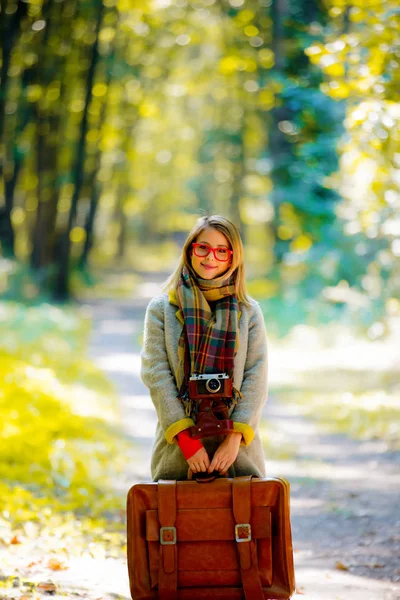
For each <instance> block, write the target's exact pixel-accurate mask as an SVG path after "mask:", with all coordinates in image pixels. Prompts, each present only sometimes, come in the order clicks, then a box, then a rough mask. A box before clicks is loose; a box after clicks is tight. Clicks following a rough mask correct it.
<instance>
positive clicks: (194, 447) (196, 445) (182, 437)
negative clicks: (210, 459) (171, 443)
mask: <svg viewBox="0 0 400 600" xmlns="http://www.w3.org/2000/svg"><path fill="white" fill-rule="evenodd" d="M176 438H177V440H178V446H179V448H180V449H181V450H182V453H183V456H184V457H185V460H188V459H189V458H191V457H192V456H193V454H196V452H198V451H199V450H200V448H203V444H202V443H201V441H200V440H194V439H193V438H191V437H190V433H189V430H188V429H184V430H183V431H181V432H180V433H178V435H177V436H176Z"/></svg>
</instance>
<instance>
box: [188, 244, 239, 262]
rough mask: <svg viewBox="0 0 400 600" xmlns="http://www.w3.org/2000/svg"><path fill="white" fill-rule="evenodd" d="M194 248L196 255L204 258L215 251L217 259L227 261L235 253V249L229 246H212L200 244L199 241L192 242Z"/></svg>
mask: <svg viewBox="0 0 400 600" xmlns="http://www.w3.org/2000/svg"><path fill="white" fill-rule="evenodd" d="M192 246H193V250H194V253H195V255H196V256H198V257H199V258H204V257H206V256H208V255H209V254H210V252H213V254H214V257H215V259H216V260H219V261H220V262H226V261H227V260H229V258H230V257H231V256H232V254H233V250H230V249H229V248H212V247H211V246H209V245H208V244H200V243H199V242H193V243H192Z"/></svg>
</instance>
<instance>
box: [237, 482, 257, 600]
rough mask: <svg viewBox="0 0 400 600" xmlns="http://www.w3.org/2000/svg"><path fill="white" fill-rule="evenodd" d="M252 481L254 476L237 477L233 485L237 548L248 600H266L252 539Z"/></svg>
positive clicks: (254, 544) (244, 589)
mask: <svg viewBox="0 0 400 600" xmlns="http://www.w3.org/2000/svg"><path fill="white" fill-rule="evenodd" d="M251 479H252V475H249V476H244V477H235V479H234V480H233V484H232V501H233V516H234V518H235V522H236V527H235V536H236V547H237V550H238V554H239V564H240V575H241V578H242V585H243V591H244V595H245V598H246V600H264V594H263V591H262V585H261V580H260V573H259V570H258V561H257V551H256V543H255V540H253V539H252V537H251V526H250V520H251Z"/></svg>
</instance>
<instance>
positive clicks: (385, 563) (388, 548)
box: [0, 280, 400, 600]
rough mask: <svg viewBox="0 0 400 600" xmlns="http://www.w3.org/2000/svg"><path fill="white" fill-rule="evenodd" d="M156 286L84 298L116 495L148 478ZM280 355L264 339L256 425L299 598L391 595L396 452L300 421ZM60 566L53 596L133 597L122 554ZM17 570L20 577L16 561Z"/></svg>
mask: <svg viewBox="0 0 400 600" xmlns="http://www.w3.org/2000/svg"><path fill="white" fill-rule="evenodd" d="M158 289H159V288H158V283H157V281H155V282H152V281H151V280H149V281H148V282H147V283H145V284H143V285H142V286H141V288H140V290H139V292H140V293H139V294H138V295H137V297H135V299H134V300H131V299H129V300H128V299H126V300H96V301H93V302H91V303H87V304H86V310H89V311H90V312H91V314H92V316H93V323H94V328H93V334H92V338H91V343H90V349H89V352H90V356H91V357H92V358H93V359H94V360H95V362H96V363H97V364H98V365H99V366H100V367H101V368H102V369H103V370H104V371H105V372H106V373H107V374H108V376H109V377H110V378H111V379H112V380H113V382H114V383H115V385H116V387H117V390H118V393H119V397H120V402H121V414H122V417H123V423H124V436H125V437H126V439H127V440H128V441H129V442H130V455H129V457H128V468H127V470H126V473H125V474H124V475H123V477H120V478H118V480H116V482H115V485H116V492H117V493H120V494H123V495H126V493H127V491H128V489H129V487H130V486H131V485H133V484H134V483H136V482H138V481H143V480H149V463H150V452H151V445H152V439H153V435H154V430H155V422H156V421H155V419H156V417H155V411H154V408H153V406H152V404H151V400H150V398H149V395H148V390H147V388H145V386H144V385H143V384H142V382H141V380H140V376H139V369H140V357H139V350H140V344H141V334H142V329H143V317H144V311H145V307H146V305H147V303H148V301H149V298H150V297H151V296H152V295H154V294H155V293H157V292H158ZM280 353H281V350H279V351H278V349H277V351H276V353H275V354H274V347H273V344H272V345H271V344H270V348H269V354H270V363H271V364H270V372H271V387H270V392H269V398H268V402H267V404H266V406H265V410H264V415H263V423H262V428H263V436H264V438H265V439H266V446H265V449H266V466H267V473H268V474H269V475H272V476H281V477H285V478H287V479H288V480H289V482H290V484H291V514H292V531H293V543H294V556H295V568H296V582H297V591H298V594H299V596H298V597H299V598H300V595H303V596H304V598H306V599H308V600H350V599H351V600H395V599H398V598H400V585H399V581H400V560H399V558H400V512H399V490H400V468H399V466H400V453H399V452H396V451H395V450H391V449H390V447H389V446H388V444H387V443H386V442H383V441H379V440H372V441H356V440H353V439H351V438H349V437H347V436H346V435H344V434H334V433H327V432H324V431H323V430H321V427H320V425H318V424H317V423H316V422H315V421H314V420H313V419H310V418H308V417H307V418H306V417H305V416H304V411H303V410H302V409H301V407H299V406H297V405H296V403H295V402H293V401H288V398H287V397H286V396H285V392H284V391H282V389H281V388H280V387H279V385H278V384H279V379H280V376H279V374H278V371H279V369H278V366H279V365H278V364H277V362H275V364H274V356H278V355H279V356H280V360H282V355H281V354H280ZM286 358H287V359H288V360H289V357H286ZM49 535H51V533H50V534H49ZM88 543H90V542H88ZM41 544H45V540H44V539H43V538H39V539H36V540H35V541H34V542H33V541H32V545H31V550H32V554H31V555H32V556H33V555H34V553H36V554H35V556H36V555H37V556H40V547H41ZM26 551H27V550H26V548H25V552H26ZM12 552H14V553H15V562H16V563H17V562H18V561H19V565H21V563H22V562H23V561H22V558H21V551H20V550H19V549H18V548H17V549H16V550H14V549H12ZM18 553H19V554H18ZM28 554H29V548H28ZM8 558H9V560H8V563H7V568H8V571H7V575H9V574H10V570H9V569H10V568H12V562H13V561H12V559H10V554H9V556H8ZM25 559H26V560H28V556H27V555H26V554H25ZM66 565H67V567H68V568H66V569H65V570H60V571H54V570H53V571H51V572H49V579H50V580H51V581H52V582H53V583H54V584H55V586H56V590H57V595H59V596H60V598H61V597H65V596H68V597H71V598H72V597H87V598H95V599H100V598H103V599H105V598H120V599H125V598H129V597H130V594H129V585H128V575H127V568H126V561H125V557H124V556H123V555H122V554H121V553H118V552H117V553H116V554H115V555H114V556H113V555H112V553H107V552H105V553H104V552H103V553H101V552H100V553H99V552H98V553H97V555H96V552H90V548H86V549H85V548H82V550H81V552H80V554H79V553H78V554H77V555H76V556H75V557H73V556H70V559H69V561H66ZM15 573H18V575H19V576H20V577H22V578H23V577H24V570H23V569H22V568H18V569H15ZM37 591H38V592H40V590H37ZM1 597H2V596H1V594H0V598H1ZM4 597H7V598H10V597H15V598H21V597H23V594H22V592H21V591H20V589H19V588H18V586H16V589H15V590H14V592H10V591H8V592H7V593H6V591H4ZM53 597H56V596H53Z"/></svg>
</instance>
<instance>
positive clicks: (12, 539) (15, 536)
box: [10, 535, 22, 544]
mask: <svg viewBox="0 0 400 600" xmlns="http://www.w3.org/2000/svg"><path fill="white" fill-rule="evenodd" d="M10 544H22V542H21V540H20V539H19V537H18V536H17V535H14V536H13V537H12V538H11V540H10Z"/></svg>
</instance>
